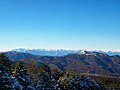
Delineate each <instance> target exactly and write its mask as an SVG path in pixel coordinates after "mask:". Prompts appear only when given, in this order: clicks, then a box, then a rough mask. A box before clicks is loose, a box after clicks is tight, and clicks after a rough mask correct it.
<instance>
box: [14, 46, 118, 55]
mask: <svg viewBox="0 0 120 90" xmlns="http://www.w3.org/2000/svg"><path fill="white" fill-rule="evenodd" d="M13 51H16V52H24V53H30V54H34V55H41V56H63V55H67V54H71V53H78V52H81V51H83V50H63V49H57V50H52V49H24V48H19V49H15V50H13ZM90 52H91V51H90ZM95 52H100V53H103V54H108V55H110V56H112V55H120V51H106V52H105V51H100V50H97V51H96V50H95Z"/></svg>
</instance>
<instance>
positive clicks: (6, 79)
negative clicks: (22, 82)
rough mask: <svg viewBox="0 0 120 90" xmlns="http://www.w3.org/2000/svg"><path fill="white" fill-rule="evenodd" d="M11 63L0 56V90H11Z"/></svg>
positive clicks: (2, 55) (3, 56)
mask: <svg viewBox="0 0 120 90" xmlns="http://www.w3.org/2000/svg"><path fill="white" fill-rule="evenodd" d="M11 71H12V70H11V61H10V60H9V59H8V58H7V57H6V56H5V55H4V54H0V89H1V90H11V89H12V80H11V76H10V75H11Z"/></svg>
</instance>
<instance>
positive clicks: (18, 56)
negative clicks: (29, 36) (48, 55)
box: [5, 51, 40, 61]
mask: <svg viewBox="0 0 120 90" xmlns="http://www.w3.org/2000/svg"><path fill="white" fill-rule="evenodd" d="M5 55H6V56H7V57H9V59H10V60H15V61H18V60H30V59H34V60H37V59H38V58H39V57H40V56H37V55H32V54H29V53H23V52H15V51H9V52H5Z"/></svg>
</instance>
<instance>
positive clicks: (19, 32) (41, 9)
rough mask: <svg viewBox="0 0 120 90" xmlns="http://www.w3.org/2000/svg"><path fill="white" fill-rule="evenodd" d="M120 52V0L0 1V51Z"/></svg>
mask: <svg viewBox="0 0 120 90" xmlns="http://www.w3.org/2000/svg"><path fill="white" fill-rule="evenodd" d="M15 48H51V49H57V48H63V49H87V50H90V49H91V50H120V0H0V51H1V50H2V51H4V50H11V49H15Z"/></svg>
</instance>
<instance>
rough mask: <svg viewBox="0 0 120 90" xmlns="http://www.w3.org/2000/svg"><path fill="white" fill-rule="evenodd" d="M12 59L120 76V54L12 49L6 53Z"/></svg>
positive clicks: (77, 70)
mask: <svg viewBox="0 0 120 90" xmlns="http://www.w3.org/2000/svg"><path fill="white" fill-rule="evenodd" d="M5 54H6V56H8V57H9V58H10V59H11V60H21V59H22V60H30V59H34V60H36V61H38V62H44V63H47V64H50V65H51V66H53V67H58V68H59V69H61V70H64V69H69V70H73V71H76V72H81V73H91V74H98V75H117V76H120V56H118V55H115V56H109V55H107V54H102V53H98V52H87V51H81V52H79V53H74V54H68V55H64V56H38V55H32V54H29V53H21V52H15V51H10V52H6V53H5Z"/></svg>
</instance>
